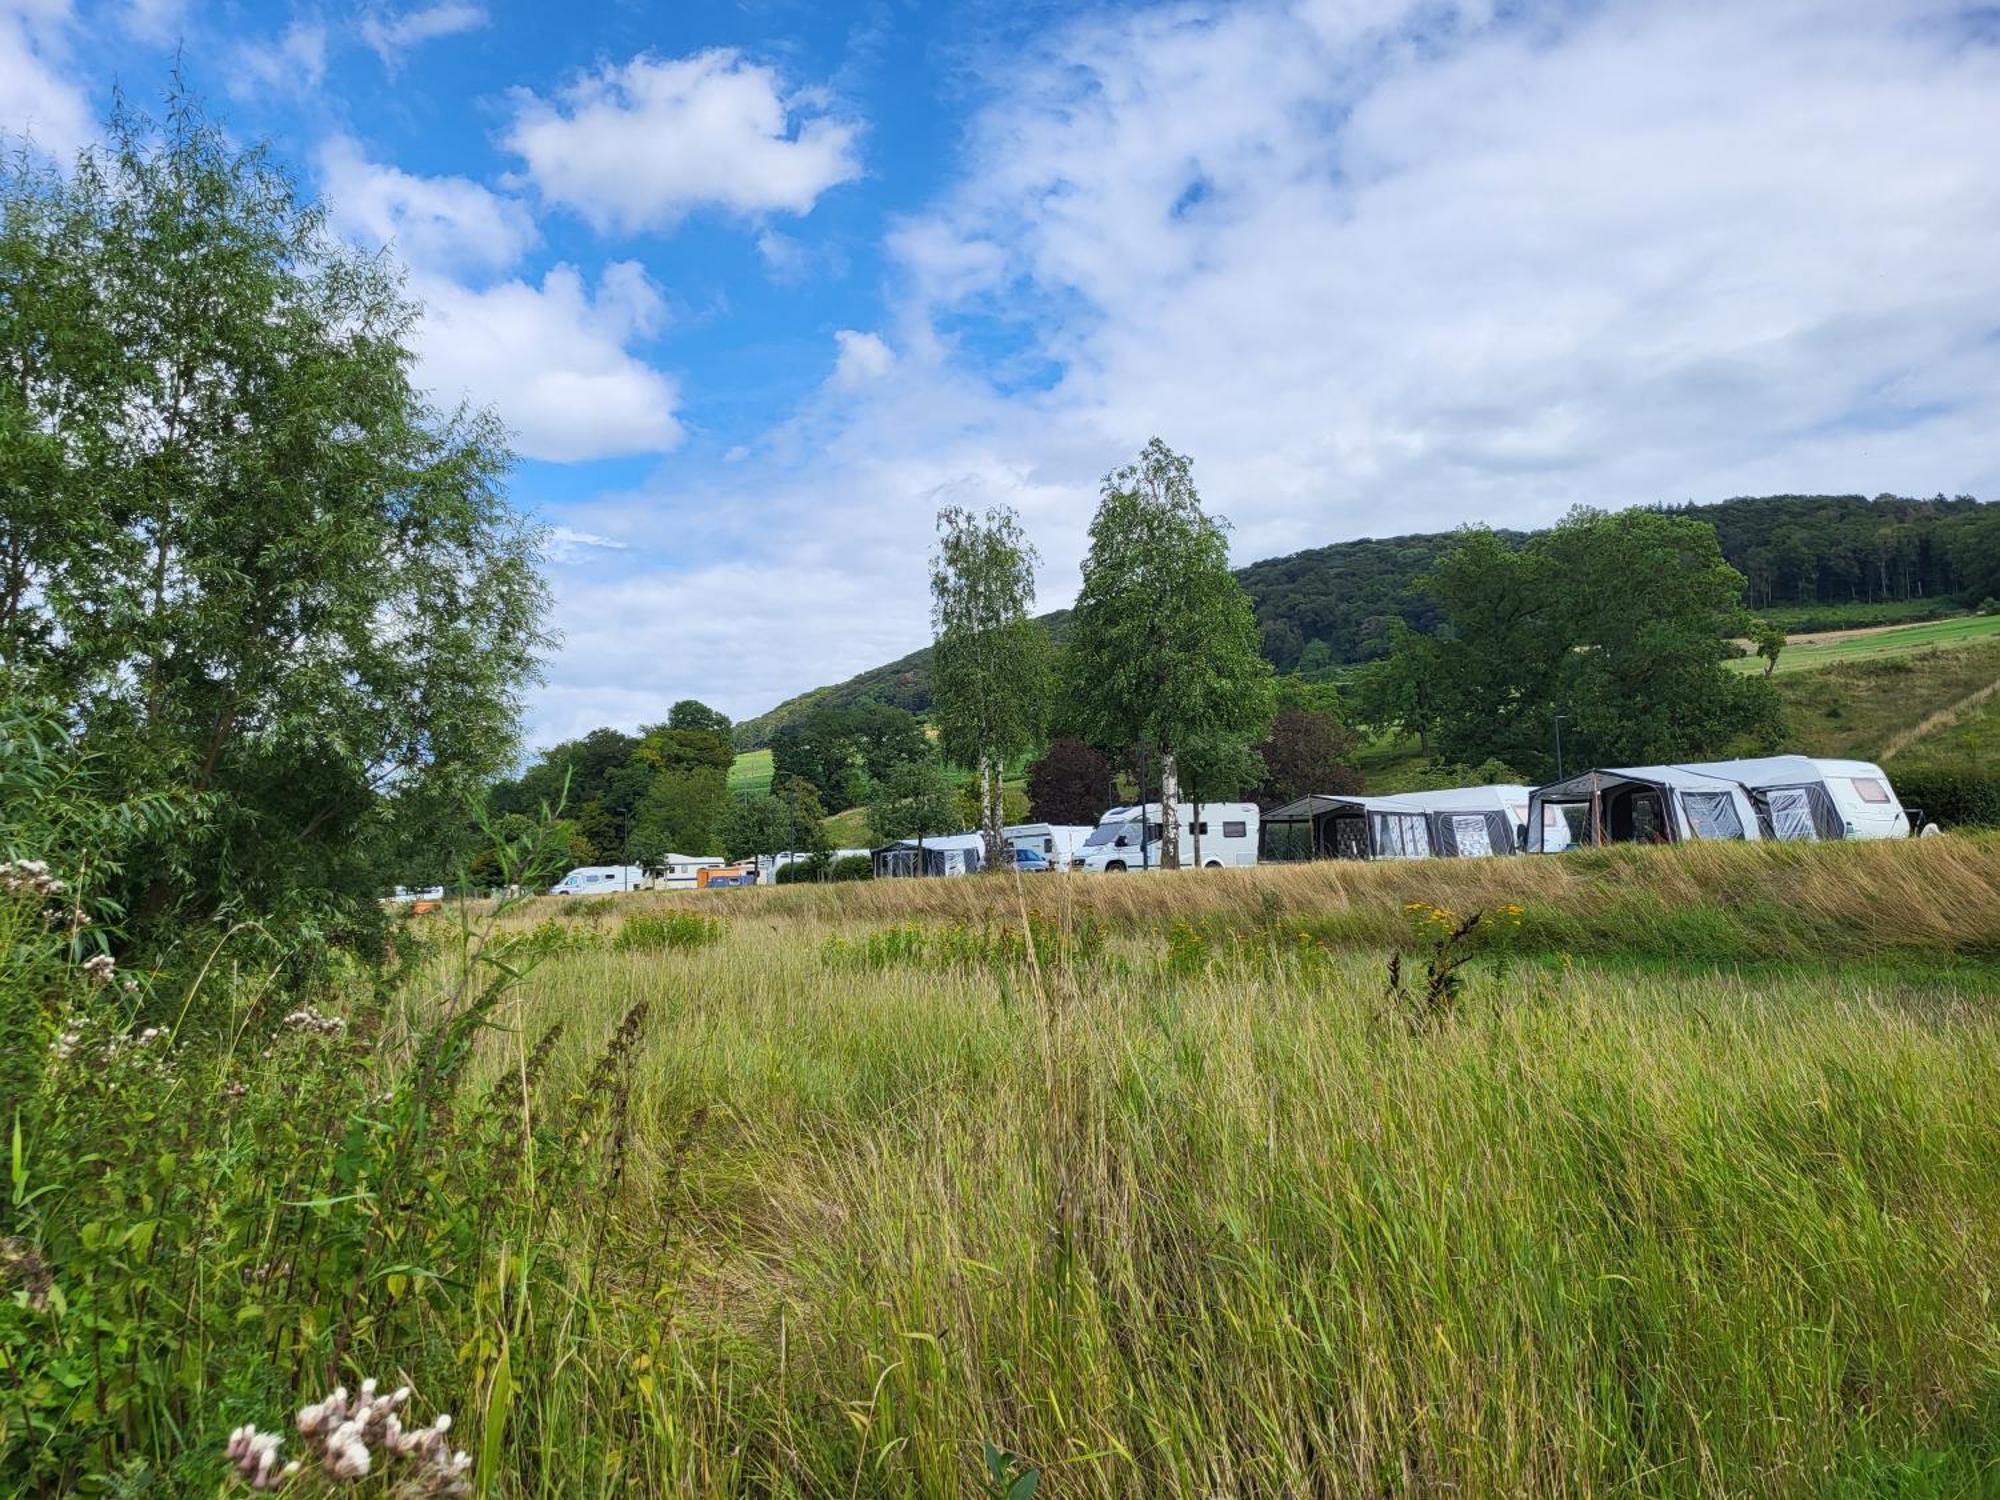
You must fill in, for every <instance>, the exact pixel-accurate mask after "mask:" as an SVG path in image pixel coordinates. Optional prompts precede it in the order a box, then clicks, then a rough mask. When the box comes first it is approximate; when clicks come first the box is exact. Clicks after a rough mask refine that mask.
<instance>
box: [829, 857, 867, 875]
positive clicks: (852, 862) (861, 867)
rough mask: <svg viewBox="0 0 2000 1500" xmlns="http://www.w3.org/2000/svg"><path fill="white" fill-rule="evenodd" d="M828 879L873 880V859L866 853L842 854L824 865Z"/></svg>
mask: <svg viewBox="0 0 2000 1500" xmlns="http://www.w3.org/2000/svg"><path fill="white" fill-rule="evenodd" d="M826 878H827V879H828V880H873V879H874V878H875V861H874V860H873V859H871V858H869V857H868V856H867V855H866V854H843V855H842V856H841V857H840V858H839V859H836V860H834V861H833V862H832V863H831V864H829V865H828V866H827V867H826Z"/></svg>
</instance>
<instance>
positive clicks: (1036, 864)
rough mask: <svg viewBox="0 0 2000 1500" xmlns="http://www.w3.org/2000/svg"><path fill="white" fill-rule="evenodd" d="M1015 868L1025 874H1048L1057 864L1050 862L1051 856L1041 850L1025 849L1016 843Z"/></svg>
mask: <svg viewBox="0 0 2000 1500" xmlns="http://www.w3.org/2000/svg"><path fill="white" fill-rule="evenodd" d="M1014 868H1015V869H1017V870H1019V871H1021V872H1022V873H1023V874H1035V875H1046V874H1047V873H1048V872H1049V871H1051V870H1053V869H1054V868H1055V866H1054V865H1052V864H1050V863H1049V857H1048V856H1047V855H1046V854H1044V853H1042V851H1041V850H1039V849H1023V848H1021V847H1020V846H1019V845H1016V846H1015V849H1014Z"/></svg>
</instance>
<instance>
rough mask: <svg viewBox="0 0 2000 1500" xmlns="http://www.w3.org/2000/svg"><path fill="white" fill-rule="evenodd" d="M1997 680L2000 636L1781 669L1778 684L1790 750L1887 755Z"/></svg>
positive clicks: (1869, 757) (1874, 756)
mask: <svg viewBox="0 0 2000 1500" xmlns="http://www.w3.org/2000/svg"><path fill="white" fill-rule="evenodd" d="M1996 679H2000V639H1994V640H1989V641H1973V642H1969V643H1966V644H1963V645H1961V646H1959V647H1955V648H1952V649H1946V650H1926V651H1920V652H1914V653H1909V654H1900V655H1888V656H1881V655H1878V656H1874V657H1869V658H1860V659H1850V660H1847V661H1843V662H1838V663H1835V664H1832V665H1828V666H1823V667H1822V668H1821V669H1820V670H1818V671H1813V672H1797V673H1791V674H1786V673H1782V672H1781V673H1779V674H1778V677H1777V687H1778V691H1779V693H1780V694H1781V696H1782V698H1783V701H1784V743H1785V747H1786V748H1787V749H1789V750H1795V751H1797V752H1799V753H1801V754H1805V755H1828V756H1858V757H1861V758H1863V759H1867V760H1879V759H1881V758H1882V757H1883V755H1884V754H1885V753H1887V750H1888V748H1889V747H1890V746H1892V745H1894V744H1896V743H1897V741H1898V740H1900V739H1904V738H1907V737H1908V736H1909V735H1910V733H1911V732H1912V731H1913V730H1915V729H1917V728H1918V727H1920V726H1922V725H1923V724H1924V723H1925V722H1926V721H1927V720H1929V719H1931V717H1932V716H1933V715H1937V714H1941V713H1945V712H1947V711H1949V710H1950V709H1952V708H1953V707H1954V706H1956V705H1958V704H1961V703H1963V702H1964V701H1965V700H1966V699H1967V698H1968V697H1970V696H1971V695H1972V694H1974V693H1976V692H1978V691H1980V690H1981V689H1982V688H1985V687H1987V686H1989V685H1991V684H1992V683H1993V682H1994V681H1995V680H1996ZM1990 701H1991V700H1989V704H1990ZM1981 719H1982V721H1983V714H1982V715H1981ZM1973 732H1976V731H1974V730H1968V733H1973ZM1928 738H1929V736H1925V737H1924V738H1923V739H1919V740H1918V741H1916V745H1922V744H1923V743H1924V740H1925V739H1928ZM1911 749H1912V750H1914V749H1915V746H1914V745H1913V746H1912V747H1911Z"/></svg>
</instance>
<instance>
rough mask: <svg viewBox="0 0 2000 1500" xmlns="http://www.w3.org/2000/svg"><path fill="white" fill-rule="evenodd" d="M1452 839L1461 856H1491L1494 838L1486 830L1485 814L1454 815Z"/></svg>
mask: <svg viewBox="0 0 2000 1500" xmlns="http://www.w3.org/2000/svg"><path fill="white" fill-rule="evenodd" d="M1451 839H1452V842H1453V843H1455V844H1457V845H1458V852H1459V853H1460V854H1491V853H1492V852H1493V838H1492V835H1491V834H1490V833H1488V832H1487V828H1486V815H1485V814H1484V813H1453V814H1452V817H1451Z"/></svg>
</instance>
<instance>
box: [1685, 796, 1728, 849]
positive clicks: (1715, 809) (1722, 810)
mask: <svg viewBox="0 0 2000 1500" xmlns="http://www.w3.org/2000/svg"><path fill="white" fill-rule="evenodd" d="M1681 811H1682V812H1684V813H1686V814H1687V820H1688V828H1689V830H1690V831H1691V832H1692V833H1693V834H1694V836H1695V837H1696V838H1698V839H1740V838H1742V837H1743V820H1742V819H1741V818H1739V817H1738V816H1737V815H1736V799H1735V798H1734V797H1732V796H1730V795H1729V793H1727V792H1682V793H1681Z"/></svg>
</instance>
